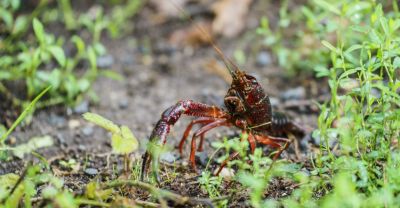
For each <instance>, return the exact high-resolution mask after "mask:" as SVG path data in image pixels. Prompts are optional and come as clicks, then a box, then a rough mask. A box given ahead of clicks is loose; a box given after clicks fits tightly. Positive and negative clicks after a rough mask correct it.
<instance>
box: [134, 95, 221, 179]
mask: <svg viewBox="0 0 400 208" xmlns="http://www.w3.org/2000/svg"><path fill="white" fill-rule="evenodd" d="M182 114H185V115H189V116H196V117H209V118H215V119H216V120H218V119H222V120H225V119H227V118H229V115H228V114H227V113H226V112H225V111H223V110H222V109H220V108H218V107H216V106H210V105H206V104H203V103H198V102H194V101H192V100H183V101H179V102H178V103H177V104H175V105H173V106H171V107H169V108H168V109H167V110H165V111H164V112H163V113H162V115H161V119H160V120H159V121H158V122H157V124H156V126H155V127H154V129H153V132H152V133H151V136H150V141H149V142H150V144H149V145H148V148H147V151H146V153H145V154H144V155H143V163H142V172H141V176H140V177H141V180H143V179H144V175H145V173H146V172H147V169H148V167H149V164H150V162H152V175H153V177H154V178H155V179H156V180H157V181H159V179H160V178H159V175H158V163H159V161H158V160H159V158H158V153H154V152H151V150H152V148H151V147H152V146H154V145H155V146H158V147H161V146H162V145H164V144H165V142H166V141H167V135H168V133H169V131H170V127H171V126H172V125H174V124H175V123H176V122H177V121H178V119H179V118H180V117H181V115H182ZM154 157H157V158H154Z"/></svg>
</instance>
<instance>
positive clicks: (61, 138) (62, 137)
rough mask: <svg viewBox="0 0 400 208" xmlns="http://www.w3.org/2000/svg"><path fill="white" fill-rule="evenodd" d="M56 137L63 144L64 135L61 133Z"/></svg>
mask: <svg viewBox="0 0 400 208" xmlns="http://www.w3.org/2000/svg"><path fill="white" fill-rule="evenodd" d="M56 139H57V141H58V142H59V143H60V144H65V143H66V142H65V139H64V136H63V135H62V134H61V133H58V134H57V136H56Z"/></svg>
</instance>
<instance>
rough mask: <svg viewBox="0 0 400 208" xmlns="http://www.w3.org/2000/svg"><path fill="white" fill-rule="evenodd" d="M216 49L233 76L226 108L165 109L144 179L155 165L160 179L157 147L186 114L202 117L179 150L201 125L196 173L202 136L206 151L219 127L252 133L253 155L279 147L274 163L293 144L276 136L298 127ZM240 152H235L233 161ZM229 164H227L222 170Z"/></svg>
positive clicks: (188, 105)
mask: <svg viewBox="0 0 400 208" xmlns="http://www.w3.org/2000/svg"><path fill="white" fill-rule="evenodd" d="M212 46H213V47H214V49H215V50H216V52H217V54H218V55H219V56H220V58H221V59H222V60H223V62H224V64H225V66H226V67H227V69H228V71H229V72H230V75H231V76H232V83H231V86H230V88H229V90H228V92H227V94H226V95H225V98H224V104H225V107H226V110H225V109H222V108H220V107H217V106H214V105H206V104H203V103H199V102H195V101H193V100H182V101H179V102H177V103H176V104H175V105H173V106H171V107H169V108H168V109H167V110H165V111H164V112H163V113H162V115H161V119H160V120H159V121H158V122H157V124H156V126H155V127H154V130H153V132H152V134H151V136H150V143H149V145H148V149H147V151H146V153H145V154H144V155H143V163H142V172H141V180H143V179H144V176H145V174H146V172H147V170H148V168H149V165H150V163H152V174H153V176H154V177H155V179H156V180H157V181H159V180H160V178H159V175H158V169H159V167H158V163H159V158H158V156H159V155H158V154H157V153H154V152H157V151H155V148H157V147H161V146H163V145H164V144H165V142H166V141H167V135H168V133H169V132H170V128H171V126H173V125H174V124H175V123H176V122H177V121H178V119H179V118H180V117H181V116H182V115H187V116H194V117H198V118H196V119H194V120H192V121H191V122H190V124H189V125H188V126H187V128H186V130H185V132H184V134H183V137H182V139H181V142H180V144H179V151H180V152H181V154H182V148H183V144H184V143H185V141H186V138H187V137H188V135H189V132H190V130H191V128H192V126H193V125H195V124H201V125H202V127H201V128H200V129H198V130H197V131H195V132H194V134H193V136H192V140H191V151H190V157H189V161H190V164H191V166H192V167H193V169H195V170H196V163H195V153H196V139H197V138H199V137H200V143H199V147H198V150H199V151H201V150H202V145H203V139H204V134H205V133H206V132H207V131H209V130H211V129H213V128H216V127H218V126H235V127H237V128H239V129H241V130H242V131H243V132H244V133H247V134H248V138H247V139H248V142H249V144H250V152H251V153H253V152H254V150H255V148H256V143H260V144H264V145H269V146H271V147H274V148H277V149H278V151H277V153H276V154H275V156H274V160H275V159H276V158H277V157H278V156H279V155H280V154H281V153H282V151H283V150H285V149H286V148H287V147H288V145H289V139H287V138H279V137H273V136H271V135H275V134H277V133H282V132H289V131H291V130H292V129H293V126H294V124H293V123H292V122H290V121H289V120H288V119H287V118H286V117H285V116H283V115H282V114H277V113H272V109H271V104H270V100H269V97H268V95H267V94H266V93H265V91H264V89H263V88H262V87H261V85H260V84H259V83H258V81H257V80H256V78H254V77H253V76H251V75H249V74H246V73H245V72H243V71H241V70H240V69H239V68H238V67H237V66H236V65H235V64H234V63H233V62H232V61H231V60H230V59H227V58H226V57H225V56H224V54H223V53H222V52H221V50H220V49H219V48H218V47H217V46H216V45H215V44H214V43H213V44H212ZM236 155H237V153H233V155H231V157H230V158H233V157H235V156H236ZM225 165H226V162H224V163H223V164H222V165H221V167H220V169H219V170H218V172H217V174H218V173H219V172H220V171H221V169H222V167H223V166H225Z"/></svg>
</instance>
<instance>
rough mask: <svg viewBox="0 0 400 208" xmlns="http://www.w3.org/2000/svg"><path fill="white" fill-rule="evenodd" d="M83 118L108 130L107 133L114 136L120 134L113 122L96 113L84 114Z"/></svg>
mask: <svg viewBox="0 0 400 208" xmlns="http://www.w3.org/2000/svg"><path fill="white" fill-rule="evenodd" d="M83 118H84V119H86V120H87V121H89V122H91V123H94V124H96V125H98V126H100V127H102V128H103V129H106V130H107V131H109V132H111V133H113V134H119V133H120V129H119V127H118V126H117V125H115V124H114V123H113V122H112V121H110V120H108V119H106V118H104V117H102V116H100V115H98V114H95V113H90V112H88V113H84V114H83Z"/></svg>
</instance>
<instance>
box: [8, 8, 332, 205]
mask: <svg viewBox="0 0 400 208" xmlns="http://www.w3.org/2000/svg"><path fill="white" fill-rule="evenodd" d="M262 6H264V5H263V4H262V3H260V2H256V3H253V4H252V7H251V8H252V10H251V11H253V12H251V13H250V14H249V15H248V16H247V17H246V18H247V20H246V22H247V24H246V29H245V30H244V31H243V32H242V33H241V34H240V35H239V36H237V37H234V38H229V39H228V38H218V39H217V42H218V43H219V45H220V46H221V48H222V50H223V51H224V53H225V54H226V55H227V56H229V57H232V55H233V52H234V51H235V50H236V49H241V50H243V51H244V52H245V54H246V64H245V65H243V66H241V68H242V69H244V71H246V72H248V73H250V74H252V75H255V77H256V78H257V79H258V81H259V82H260V83H261V84H262V86H263V87H264V89H265V91H266V92H267V93H268V94H269V96H270V99H271V102H272V104H273V108H274V109H275V110H279V111H284V112H286V113H287V114H288V115H290V117H292V118H293V120H294V121H296V122H297V123H299V124H302V125H304V126H306V128H307V129H310V131H311V130H312V129H315V128H316V119H317V110H316V106H315V105H313V104H310V103H312V100H313V99H315V98H316V97H318V96H319V95H321V94H323V93H324V90H326V89H323V88H321V87H317V86H319V82H321V81H315V80H314V78H313V77H309V76H307V75H298V76H293V77H287V76H286V75H285V72H284V71H283V69H281V68H279V67H277V66H276V60H275V58H274V56H273V54H271V53H270V52H269V51H268V50H267V48H264V47H260V45H261V44H260V43H259V42H257V41H261V40H260V38H257V37H256V35H255V28H256V27H257V25H258V20H259V19H260V17H261V16H262V15H265V14H264V13H263V12H262V11H266V10H267V9H266V8H263V7H262ZM266 6H268V5H266ZM269 6H271V5H269ZM268 11H272V12H271V14H268V16H271V17H274V15H277V13H278V10H277V9H268ZM153 13H154V8H152V7H148V6H146V7H144V8H143V9H142V10H141V11H140V13H139V14H138V15H137V16H136V17H135V18H134V21H133V24H135V32H134V33H133V34H128V35H125V36H124V37H123V38H122V39H118V40H112V39H110V38H108V37H105V38H104V41H103V42H104V43H105V46H106V48H107V51H108V55H107V57H105V58H106V59H110V58H111V59H112V61H111V65H110V66H109V67H107V68H110V69H112V70H115V71H116V72H118V73H120V74H121V75H122V76H123V77H124V80H123V81H116V80H111V79H109V78H104V77H102V78H100V79H99V80H98V81H97V82H96V83H95V85H94V90H95V92H96V93H97V95H98V96H99V98H100V101H99V102H98V103H93V102H89V101H88V100H85V101H84V102H83V103H82V104H79V105H78V107H76V108H64V107H60V106H56V107H52V108H50V109H45V110H40V111H38V112H36V114H35V116H34V118H33V122H32V123H31V124H30V125H29V126H25V127H19V128H18V129H17V130H16V132H15V133H13V135H12V137H14V138H15V141H16V143H22V142H24V141H27V140H29V139H30V138H32V137H34V136H43V135H50V136H52V137H53V138H54V140H55V145H54V146H52V147H50V148H45V149H41V150H39V151H38V152H39V153H40V154H42V155H44V156H45V157H46V158H47V159H49V161H50V162H52V165H54V167H58V168H56V169H58V170H59V171H60V172H58V173H59V175H63V176H64V179H65V182H66V185H67V186H68V187H70V188H71V189H73V190H77V193H79V192H82V191H83V188H82V185H83V184H85V183H87V182H88V181H90V180H91V178H92V176H90V174H85V170H86V169H87V168H95V169H97V170H98V171H99V172H101V173H106V172H108V171H107V170H106V166H107V165H109V164H107V162H106V158H107V156H108V155H109V153H110V151H111V148H110V147H111V146H110V139H109V135H107V133H106V132H105V131H104V130H102V129H100V128H98V127H94V126H93V125H91V124H89V123H87V122H85V121H84V120H83V119H82V117H81V114H82V113H84V112H85V111H91V112H95V113H98V114H100V115H102V116H104V117H106V118H108V119H110V120H112V121H114V122H115V123H118V124H124V125H127V126H128V127H130V128H131V130H132V131H133V133H134V134H135V136H136V137H137V138H138V139H139V141H140V145H141V153H142V152H143V151H144V147H145V145H146V142H147V138H148V136H149V135H150V133H151V131H152V129H153V127H154V125H155V123H156V122H157V120H158V119H159V118H160V114H161V113H162V112H163V111H164V110H165V109H167V108H168V107H169V106H171V105H173V104H175V103H176V102H177V101H178V100H182V99H192V100H195V101H199V102H203V103H207V104H215V105H219V106H223V97H224V95H225V93H226V92H227V90H228V88H229V83H228V82H226V81H225V80H224V77H222V76H220V75H219V74H218V73H215V72H213V71H212V70H209V69H207V66H206V65H207V64H208V63H210V62H212V61H213V60H217V56H216V53H215V52H214V51H213V49H212V48H211V47H210V46H201V47H191V46H189V45H184V46H178V47H174V46H172V44H171V42H170V37H171V34H172V33H173V32H174V31H176V30H178V29H182V28H186V27H189V26H190V25H192V24H193V23H191V22H190V21H186V22H185V21H182V20H181V19H176V18H175V19H173V18H172V19H168V20H167V21H165V22H164V23H157V22H154V21H152V19H155V17H154V15H155V14H153ZM274 13H276V14H274ZM200 18H202V19H207V18H210V17H209V16H207V15H202V14H200V15H199V16H195V17H194V19H195V21H196V20H197V19H200ZM256 40H257V41H256ZM260 53H266V54H268V55H269V56H270V57H271V60H270V61H269V62H268V63H266V64H259V63H258V62H259V61H260V60H259V55H260ZM325 86H326V85H325ZM296 90H297V91H296ZM290 93H292V95H288V94H290ZM288 96H289V97H290V96H291V97H290V98H288ZM293 103H294V104H293ZM296 103H299V104H298V105H297V104H296ZM304 103H305V104H304ZM6 113H7V112H6ZM2 116H4V115H2ZM183 117H184V116H183ZM190 119H192V118H187V117H185V118H182V119H181V120H180V121H179V122H178V123H177V124H176V125H175V126H174V127H173V128H172V130H171V133H170V135H169V137H168V142H167V143H168V145H170V146H171V147H174V146H176V145H177V142H178V141H179V139H180V137H181V135H182V133H183V130H184V128H185V125H187V123H188V122H189V121H190ZM238 132H240V130H238V129H228V128H218V129H215V130H212V131H211V132H210V133H209V134H207V139H206V141H207V142H206V145H205V147H206V152H212V149H211V148H210V143H211V142H212V141H215V140H216V139H221V138H222V137H223V136H226V135H230V136H231V135H234V134H235V133H238ZM12 140H13V139H12ZM298 140H299V143H300V144H301V146H302V148H300V149H301V150H302V152H301V153H302V155H303V156H304V157H306V155H307V154H308V151H310V147H311V146H312V145H313V144H312V143H313V142H312V139H311V138H310V136H309V135H308V136H305V138H298ZM187 149H188V148H187ZM171 151H172V153H173V155H174V156H175V155H177V152H178V151H177V150H176V149H172V150H171ZM141 153H138V154H136V155H133V156H132V157H133V158H136V159H140V155H141ZM207 154H208V155H209V154H210V153H207ZM290 154H292V153H290ZM290 154H283V157H285V156H286V157H290V158H293V155H292V156H291V155H290ZM70 158H75V159H77V160H78V161H81V160H87V162H86V163H85V166H84V167H80V169H79V170H78V171H77V172H76V173H74V174H64V173H63V172H62V171H63V170H62V168H59V165H58V162H59V161H60V160H65V161H67V160H68V159H70ZM27 159H32V158H30V157H28V158H27ZM175 159H177V160H178V163H179V161H180V162H182V161H186V160H187V158H183V159H182V158H179V157H178V156H176V158H175ZM26 161H27V160H19V159H14V160H12V161H8V162H4V163H3V162H2V163H1V164H0V174H4V173H8V172H17V173H18V172H19V171H20V170H21V166H23V165H24V164H25V162H26ZM111 161H112V163H116V164H117V165H118V164H119V163H120V162H118V161H121V160H118V159H117V158H116V157H115V156H112V157H111ZM119 166H122V164H119ZM85 168H86V169H85ZM185 168H187V167H185V166H184V167H182V168H178V169H177V170H178V171H181V173H182V175H184V177H182V178H180V179H179V180H180V181H175V182H173V183H172V184H164V185H163V187H162V188H165V189H169V190H173V191H177V192H179V193H185V194H188V195H191V196H198V194H199V193H200V196H203V197H207V195H206V193H204V192H202V191H199V185H198V184H197V183H196V180H195V179H193V177H194V176H196V174H194V173H190V171H188V170H187V169H185ZM190 181H192V183H190ZM179 184H180V185H179ZM184 184H193V185H191V186H188V187H189V188H188V189H189V190H185V189H183V188H182V187H185V186H184ZM230 185H231V186H234V184H230ZM227 186H229V184H227ZM193 187H194V188H193ZM271 188H273V189H275V190H281V191H280V192H276V191H275V192H274V196H271V197H273V198H279V197H283V196H285V195H287V194H289V193H290V192H291V190H292V189H293V188H291V184H290V182H287V181H286V182H285V181H283V182H282V181H281V182H274V183H273V185H271ZM279 194H281V195H279ZM241 201H243V197H241V198H240V197H239V198H237V200H236V202H235V203H236V204H232V206H235V205H237V206H239V205H241V206H245V205H244V204H240V203H243V202H241Z"/></svg>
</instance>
